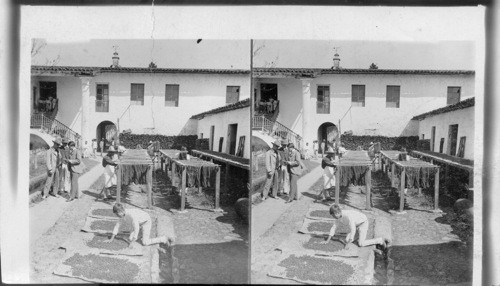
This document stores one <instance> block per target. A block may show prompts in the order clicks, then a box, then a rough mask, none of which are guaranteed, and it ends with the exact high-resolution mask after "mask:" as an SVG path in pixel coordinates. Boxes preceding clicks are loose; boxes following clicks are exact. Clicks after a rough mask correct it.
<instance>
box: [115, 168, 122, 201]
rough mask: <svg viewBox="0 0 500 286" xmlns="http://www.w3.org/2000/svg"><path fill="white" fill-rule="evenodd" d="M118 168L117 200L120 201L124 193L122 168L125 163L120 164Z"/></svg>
mask: <svg viewBox="0 0 500 286" xmlns="http://www.w3.org/2000/svg"><path fill="white" fill-rule="evenodd" d="M118 166H119V167H118V170H116V171H117V172H116V202H117V203H119V202H120V196H121V193H122V169H123V165H118Z"/></svg>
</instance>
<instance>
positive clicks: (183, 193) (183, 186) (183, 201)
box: [181, 168, 186, 212]
mask: <svg viewBox="0 0 500 286" xmlns="http://www.w3.org/2000/svg"><path fill="white" fill-rule="evenodd" d="M181 180H182V181H181V212H182V211H184V208H185V207H186V168H184V169H183V170H182V179H181Z"/></svg>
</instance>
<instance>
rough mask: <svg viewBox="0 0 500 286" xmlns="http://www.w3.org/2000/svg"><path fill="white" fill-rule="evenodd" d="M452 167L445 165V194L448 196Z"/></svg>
mask: <svg viewBox="0 0 500 286" xmlns="http://www.w3.org/2000/svg"><path fill="white" fill-rule="evenodd" d="M449 179H450V166H448V165H444V193H445V194H448V187H449V186H450V184H449V182H450V180H449Z"/></svg>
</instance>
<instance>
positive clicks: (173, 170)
mask: <svg viewBox="0 0 500 286" xmlns="http://www.w3.org/2000/svg"><path fill="white" fill-rule="evenodd" d="M168 160H170V159H168ZM169 163H171V164H172V167H171V170H170V182H172V186H173V187H174V179H175V171H176V170H175V169H176V168H177V165H176V164H175V162H174V161H169Z"/></svg>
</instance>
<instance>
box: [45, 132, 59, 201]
mask: <svg viewBox="0 0 500 286" xmlns="http://www.w3.org/2000/svg"><path fill="white" fill-rule="evenodd" d="M53 142H54V145H53V146H52V147H51V148H50V149H49V150H47V153H46V155H45V164H46V165H47V180H46V181H45V186H44V188H43V191H42V198H43V199H46V198H47V196H48V194H49V192H50V190H51V189H52V192H51V194H52V195H53V196H54V197H59V195H58V194H57V191H58V189H59V182H58V181H59V170H58V166H59V164H60V163H61V154H60V153H59V148H60V147H61V146H62V140H61V138H56V139H55V140H53Z"/></svg>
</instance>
